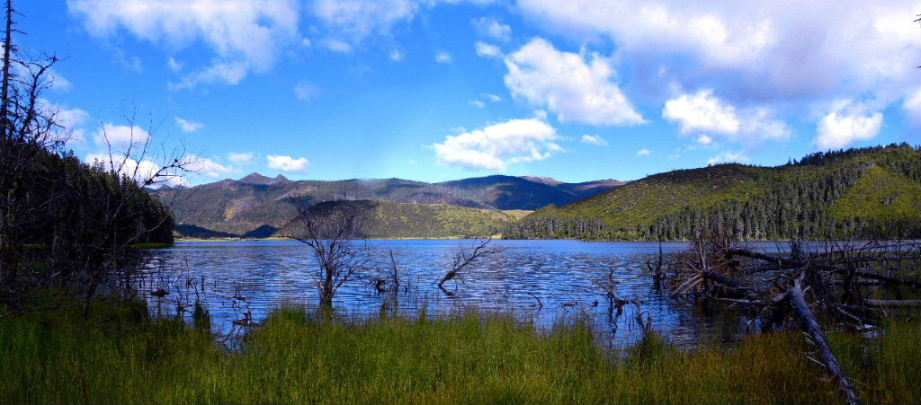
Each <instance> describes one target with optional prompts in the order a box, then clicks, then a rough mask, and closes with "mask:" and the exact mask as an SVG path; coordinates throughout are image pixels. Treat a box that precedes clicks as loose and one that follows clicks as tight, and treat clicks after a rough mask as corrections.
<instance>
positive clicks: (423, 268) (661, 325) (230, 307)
mask: <svg viewBox="0 0 921 405" xmlns="http://www.w3.org/2000/svg"><path fill="white" fill-rule="evenodd" d="M471 243H473V241H457V240H378V241H368V242H367V247H368V251H369V254H370V255H371V256H372V260H373V263H374V271H375V272H379V273H376V274H375V275H379V274H381V273H384V272H388V271H390V268H391V262H390V256H389V252H393V257H394V260H395V261H396V263H397V264H398V266H399V269H400V271H401V273H402V274H401V288H400V289H399V291H398V292H397V293H396V294H391V293H380V292H379V291H378V290H377V288H375V285H374V281H373V280H372V279H371V277H368V276H367V275H365V276H364V277H357V278H355V279H353V280H352V281H350V282H349V283H347V284H345V285H344V286H343V287H342V288H340V289H339V291H338V293H337V294H336V297H335V299H334V301H333V305H334V307H335V308H336V310H337V311H338V312H340V313H345V314H348V315H349V316H362V317H368V316H376V315H378V314H380V313H381V311H389V312H391V313H399V314H401V315H404V316H416V315H418V314H419V313H420V311H423V310H425V311H426V314H427V315H428V316H444V315H450V314H452V313H456V312H458V311H463V310H467V309H476V310H479V311H487V312H489V311H495V312H502V313H511V314H514V315H515V316H517V317H519V318H520V319H523V320H532V321H533V322H535V323H536V324H537V325H538V326H540V327H551V326H552V325H553V324H554V323H555V322H560V321H562V320H565V319H572V318H573V317H574V316H587V317H589V318H590V319H591V320H592V321H593V322H594V323H595V324H596V326H597V327H598V329H599V330H600V331H601V332H603V333H605V334H606V336H605V338H606V339H608V340H609V341H611V342H613V344H614V345H615V346H628V345H631V344H632V343H634V342H635V341H636V340H637V339H638V338H640V337H641V335H642V331H641V329H640V325H639V324H638V322H637V319H638V316H641V317H640V318H641V319H645V318H647V317H648V318H651V319H652V321H653V328H654V329H655V330H657V331H659V332H661V333H663V334H664V335H665V336H666V337H668V338H669V339H670V340H672V341H673V342H675V343H678V344H687V345H693V344H696V343H697V342H698V341H700V340H701V338H707V339H710V338H713V337H723V336H724V335H726V334H727V332H726V331H727V330H732V326H735V325H727V322H733V321H731V320H725V319H720V318H719V317H717V316H713V315H707V312H706V311H699V310H698V309H695V308H693V306H692V304H689V303H685V302H681V301H678V300H675V299H673V298H671V297H670V296H669V295H668V293H667V292H665V291H662V290H660V289H659V288H658V287H657V286H655V285H654V283H653V281H652V277H651V275H650V274H648V271H647V269H646V268H645V265H644V264H645V261H646V260H647V258H649V257H650V256H652V255H655V254H657V253H658V251H659V244H658V243H627V242H580V241H571V240H538V241H508V240H496V241H493V242H492V245H493V246H494V247H495V248H496V250H497V252H496V253H495V254H493V255H492V256H489V257H487V258H484V259H483V260H481V261H479V262H475V263H474V264H472V265H471V266H470V267H469V268H468V269H467V270H465V272H464V274H463V275H462V276H461V277H460V278H459V279H458V280H456V281H455V280H452V281H450V282H448V283H447V284H446V285H445V287H446V288H447V289H448V290H450V291H451V292H452V293H453V294H450V295H448V294H445V293H444V292H442V291H441V290H440V289H439V288H438V287H437V283H438V281H439V279H440V278H441V276H443V275H444V273H445V272H446V271H447V270H449V269H450V268H451V264H452V259H453V255H454V253H455V251H456V249H457V248H458V246H459V245H465V246H469V245H470V244H471ZM752 245H753V247H755V248H757V249H759V250H767V251H769V250H776V249H778V248H779V247H780V245H779V244H776V243H773V242H765V243H756V244H752ZM686 246H687V245H686V244H685V243H664V244H662V250H663V252H664V253H665V254H668V253H674V252H676V251H679V250H681V249H684V248H685V247H686ZM151 254H152V255H153V258H152V260H151V261H150V262H149V264H148V265H147V266H146V268H145V269H144V271H143V273H142V277H141V279H140V281H139V282H138V284H139V289H140V290H141V292H142V294H144V296H145V297H146V298H147V299H148V301H149V302H150V304H151V305H150V306H151V308H153V309H154V311H158V312H159V313H161V314H175V313H177V312H178V313H183V311H186V312H185V313H188V312H190V311H191V308H192V305H194V303H195V301H196V300H201V301H202V302H203V303H204V304H205V305H206V306H207V307H208V309H209V310H210V312H211V315H212V317H213V321H212V328H213V330H214V332H215V333H218V334H221V335H227V334H229V333H230V332H231V331H232V330H235V329H239V328H235V325H236V326H240V325H242V324H244V323H248V322H259V321H261V320H263V319H264V318H265V316H266V315H267V314H268V313H269V312H270V311H271V310H272V309H274V308H277V307H280V306H282V305H298V306H315V305H316V304H317V303H318V302H319V293H318V289H317V285H316V282H317V271H316V264H315V262H314V261H313V258H312V257H311V256H310V251H309V250H308V248H306V247H305V246H303V245H301V244H300V243H299V242H295V241H233V242H180V243H178V244H177V245H176V246H175V247H174V248H171V249H162V250H155V251H151ZM612 269H613V279H614V280H615V281H616V284H617V293H618V296H619V297H621V298H623V299H625V300H629V301H636V302H637V303H638V304H635V305H634V304H631V305H624V306H623V307H622V308H620V309H619V312H620V313H619V314H618V313H617V312H618V309H616V308H611V307H610V306H609V300H608V297H607V294H606V292H605V290H603V289H602V288H600V287H599V286H598V285H597V284H596V281H597V280H599V279H602V278H605V277H607V275H608V273H609V271H611V270H612ZM158 289H163V290H166V291H168V292H169V294H167V295H165V296H162V297H156V296H153V295H151V294H150V293H151V292H153V291H156V290H158ZM235 321H236V324H235V323H234V322H235ZM727 327H728V328H727ZM730 335H731V334H730Z"/></svg>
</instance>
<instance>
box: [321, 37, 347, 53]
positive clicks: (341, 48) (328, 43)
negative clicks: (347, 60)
mask: <svg viewBox="0 0 921 405" xmlns="http://www.w3.org/2000/svg"><path fill="white" fill-rule="evenodd" d="M322 44H323V46H325V47H326V49H329V50H331V51H333V52H339V53H349V52H352V45H350V44H349V43H348V42H345V41H343V40H341V39H335V38H327V39H324V40H323V42H322Z"/></svg>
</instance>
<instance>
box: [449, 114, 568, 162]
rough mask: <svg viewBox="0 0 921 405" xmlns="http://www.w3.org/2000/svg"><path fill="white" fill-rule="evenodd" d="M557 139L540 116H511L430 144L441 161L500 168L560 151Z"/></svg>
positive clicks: (553, 131) (535, 159) (556, 135)
mask: <svg viewBox="0 0 921 405" xmlns="http://www.w3.org/2000/svg"><path fill="white" fill-rule="evenodd" d="M559 139H560V137H559V135H558V134H557V132H556V129H554V128H553V127H552V126H550V125H549V124H547V123H546V122H544V121H542V120H539V119H534V118H531V119H513V120H509V121H506V122H502V123H498V124H493V125H489V126H487V127H485V128H482V129H478V130H474V131H470V132H464V133H462V134H459V135H449V136H447V137H445V140H444V142H442V143H436V144H434V145H432V147H433V148H434V149H435V154H436V156H437V157H438V162H439V163H441V164H446V165H454V166H459V167H462V168H464V169H468V170H490V171H500V172H504V171H506V170H507V169H508V165H509V164H513V163H518V162H533V161H538V160H544V159H547V158H549V157H550V156H552V155H553V154H554V153H556V152H559V151H561V150H562V149H563V148H562V147H560V146H559V145H558V144H557V143H556V141H557V140H559Z"/></svg>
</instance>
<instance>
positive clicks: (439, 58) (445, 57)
mask: <svg viewBox="0 0 921 405" xmlns="http://www.w3.org/2000/svg"><path fill="white" fill-rule="evenodd" d="M451 60H452V58H451V54H450V53H447V52H438V53H436V54H435V62H438V63H451Z"/></svg>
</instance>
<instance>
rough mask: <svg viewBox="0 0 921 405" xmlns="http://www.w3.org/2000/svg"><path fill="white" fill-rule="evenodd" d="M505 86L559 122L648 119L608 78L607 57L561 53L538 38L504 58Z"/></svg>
mask: <svg viewBox="0 0 921 405" xmlns="http://www.w3.org/2000/svg"><path fill="white" fill-rule="evenodd" d="M505 65H506V67H507V68H508V74H506V75H505V85H506V86H507V87H508V88H509V90H510V91H511V92H512V94H513V95H514V96H517V97H522V98H524V99H525V100H527V101H529V102H530V103H532V104H534V105H538V106H542V107H546V108H547V109H549V110H551V111H554V112H556V113H557V115H558V118H559V120H560V121H572V122H578V123H584V124H591V125H634V124H642V123H644V122H645V120H643V117H642V116H640V114H639V113H638V112H637V111H636V109H634V107H633V105H632V104H631V103H630V100H628V99H627V97H626V96H625V95H624V94H623V92H621V90H620V88H619V87H618V86H617V85H616V84H614V83H612V82H611V81H610V79H611V77H612V76H614V69H613V68H612V67H611V63H610V61H609V60H607V59H605V58H604V57H602V56H601V55H598V54H592V55H591V61H587V60H586V59H585V58H584V57H583V55H580V54H576V53H569V52H561V51H558V50H557V49H556V48H554V47H553V45H552V44H550V43H549V42H547V41H546V40H544V39H540V38H537V39H534V40H532V41H531V42H529V43H528V44H527V45H525V46H524V47H522V48H521V49H519V50H518V51H516V52H515V53H513V54H511V55H508V56H507V57H506V58H505Z"/></svg>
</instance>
